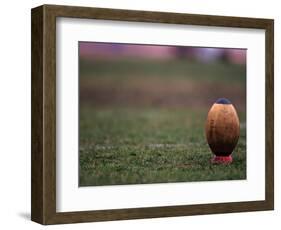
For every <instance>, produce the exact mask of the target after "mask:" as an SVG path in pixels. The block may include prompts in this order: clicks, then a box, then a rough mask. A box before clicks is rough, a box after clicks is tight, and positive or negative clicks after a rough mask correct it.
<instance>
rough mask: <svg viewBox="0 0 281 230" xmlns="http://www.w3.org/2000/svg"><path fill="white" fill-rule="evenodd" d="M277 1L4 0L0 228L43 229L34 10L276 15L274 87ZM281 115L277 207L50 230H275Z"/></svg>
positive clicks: (279, 111) (280, 29)
mask: <svg viewBox="0 0 281 230" xmlns="http://www.w3.org/2000/svg"><path fill="white" fill-rule="evenodd" d="M278 2H279V1H274V0H266V1H265V0H264V1H245V0H235V1H234V0H231V1H218V0H212V1H206V0H205V1H204V0H202V1H200V0H193V1H188V0H185V1H182V0H170V1H163V0H149V1H145V0H142V1H130V0H127V1H125V0H123V1H122V0H107V1H94V0H77V1H66V0H65V1H63V0H56V1H55V0H53V1H51V0H45V1H35V0H34V1H13V0H9V1H2V2H1V7H0V17H1V20H0V24H1V27H0V28H1V30H0V31H1V35H0V39H1V42H0V57H1V62H0V63H1V65H0V81H1V83H0V98H1V100H0V103H1V104H0V105H1V112H0V150H1V153H0V154H1V155H0V156H1V158H0V159H1V160H0V170H1V171H0V186H1V189H0V217H1V219H0V226H1V229H16V228H20V229H41V228H43V227H42V226H40V225H38V224H35V223H33V222H31V221H29V218H30V9H31V8H32V7H35V6H38V5H41V4H44V3H45V4H46V3H48V4H67V5H81V6H83V5H85V6H96V7H110V8H127V9H138V10H155V11H173V12H186V13H199V14H217V15H232V16H247V17H264V18H274V19H275V63H276V65H275V86H276V87H277V86H278V85H279V86H280V83H281V81H280V73H281V69H280V66H279V65H278V64H279V63H280V61H281V57H280V53H281V50H280V48H281V47H280V43H278V41H281V14H280V6H278ZM277 90H278V87H277V88H276V90H275V92H276V93H275V100H276V101H275V111H276V113H275V117H276V118H278V117H280V115H281V104H280V99H278V98H281V93H278V92H277ZM280 131H281V124H280V119H276V120H275V135H276V136H275V143H276V144H275V175H276V176H275V183H276V184H275V186H276V187H275V194H276V199H275V200H276V201H275V207H276V208H275V211H273V212H272V211H269V212H252V213H238V214H222V215H207V216H193V217H177V218H162V219H152V220H137V221H136V220H131V221H115V222H103V223H87V224H79V225H77V224H74V225H68V226H65V225H60V226H51V227H50V228H51V229H61V228H64V227H67V228H69V229H91V228H93V227H94V228H96V229H112V228H115V229H116V228H117V229H118V228H120V229H121V228H122V229H132V228H134V229H144V228H152V227H153V228H162V229H175V228H177V227H178V228H189V229H192V228H195V227H196V228H198V229H206V228H211V229H212V228H216V229H218V230H219V229H226V228H227V229H228V230H231V229H235V230H237V229H239V228H241V229H243V228H246V227H251V229H253V228H258V227H266V228H267V229H274V228H275V229H276V225H277V224H278V223H279V222H281V219H280V214H281V211H280V208H281V200H280V195H279V194H280V191H281V182H280V176H279V175H281V169H280V167H281V163H280V162H281V157H280V154H279V153H280V150H281V144H280V142H279V143H277V141H278V140H279V139H280V138H281V136H280V134H281V133H280Z"/></svg>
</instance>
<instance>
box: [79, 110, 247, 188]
mask: <svg viewBox="0 0 281 230" xmlns="http://www.w3.org/2000/svg"><path fill="white" fill-rule="evenodd" d="M207 112H208V111H205V110H204V109H202V110H200V109H196V110H192V109H161V108H139V109H137V108H120V107H119V108H112V107H111V108H94V107H93V106H82V107H81V108H80V150H79V152H80V154H79V160H80V173H79V180H80V181H79V184H80V186H95V185H96V186H99V185H116V184H140V183H165V182H183V181H185V182H186V181H209V180H239V179H245V178H246V130H245V128H244V127H243V126H242V128H241V136H240V139H239V142H238V145H237V147H236V149H235V151H234V154H233V158H234V162H233V163H232V164H231V165H212V164H211V163H210V159H211V158H212V157H213V155H212V153H211V151H210V149H209V147H208V145H207V143H206V141H205V136H204V125H205V119H206V114H207ZM239 116H240V120H241V122H243V121H244V120H245V114H239Z"/></svg>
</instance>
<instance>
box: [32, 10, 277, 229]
mask: <svg viewBox="0 0 281 230" xmlns="http://www.w3.org/2000/svg"><path fill="white" fill-rule="evenodd" d="M57 17H71V18H85V19H103V20H121V21H131V22H149V23H171V24H187V25H203V26H218V27H238V28H255V29H264V30H265V34H266V39H265V40H266V44H265V47H266V51H265V54H266V57H265V60H266V63H265V66H266V73H265V75H266V84H265V87H266V121H265V123H266V135H265V136H266V142H265V143H266V150H265V151H266V153H265V155H266V159H265V178H266V181H265V200H263V201H248V202H232V203H215V204H196V205H180V206H163V207H148V208H146V207H145V208H130V209H112V210H100V211H77V212H57V211H56V18H57ZM273 39H274V21H273V20H271V19H257V18H241V17H225V16H209V15H194V14H179V13H162V12H145V11H130V10H116V9H102V8H89V7H73V6H57V5H43V6H39V7H37V8H34V9H32V50H31V51H32V158H31V163H32V169H31V172H32V178H31V180H32V187H31V192H32V194H31V197H32V199H31V201H32V205H31V219H32V220H33V221H35V222H38V223H41V224H63V223H76V222H90V221H109V220H125V219H139V218H156V217H171V216H185V215H198V214H215V213H231V212H244V211H259V210H273V209H274V91H273V89H274V77H273V69H274V66H273V65H274V42H273ZM253 87H254V86H253Z"/></svg>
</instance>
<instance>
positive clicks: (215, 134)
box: [205, 98, 240, 156]
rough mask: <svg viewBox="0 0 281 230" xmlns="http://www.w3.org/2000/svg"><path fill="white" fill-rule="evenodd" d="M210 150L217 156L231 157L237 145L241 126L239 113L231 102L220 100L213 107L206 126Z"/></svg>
mask: <svg viewBox="0 0 281 230" xmlns="http://www.w3.org/2000/svg"><path fill="white" fill-rule="evenodd" d="M205 133H206V138H207V142H208V144H209V147H210V149H211V150H212V152H213V153H214V154H215V155H216V156H229V155H231V153H232V152H233V150H234V148H235V146H236V145H237V142H238V139H239V134H240V124H239V118H238V115H237V112H236V110H235V108H234V106H233V105H232V104H231V102H230V101H229V100H227V99H225V98H221V99H218V100H217V101H216V103H214V104H213V106H212V107H211V109H210V111H209V113H208V117H207V122H206V126H205Z"/></svg>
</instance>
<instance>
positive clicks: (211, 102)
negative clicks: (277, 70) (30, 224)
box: [31, 5, 274, 224]
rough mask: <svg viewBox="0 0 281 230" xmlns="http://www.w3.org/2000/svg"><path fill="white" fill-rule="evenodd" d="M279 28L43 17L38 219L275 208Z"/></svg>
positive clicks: (66, 10)
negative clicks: (276, 31) (276, 37)
mask: <svg viewBox="0 0 281 230" xmlns="http://www.w3.org/2000/svg"><path fill="white" fill-rule="evenodd" d="M273 33H274V21H273V20H271V19H258V18H241V17H225V16H210V15H194V14H179V13H164V12H147V11H130V10H116V9H102V8H88V7H73V6H57V5H43V6H39V7H37V8H34V9H32V159H31V160H32V162H31V163H32V189H31V190H32V204H31V208H32V210H31V219H32V220H33V221H36V222H38V223H41V224H61V223H76V222H90V221H109V220H124V219H138V218H155V217H170V216H185V215H201V214H215V213H229V212H244V211H259V210H273V209H274V147H273V146H274V98H273V95H274V91H273V89H274V81H273V79H274V78H273V69H274V68H273V64H274V51H273V47H274V43H273V38H274V35H273Z"/></svg>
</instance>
